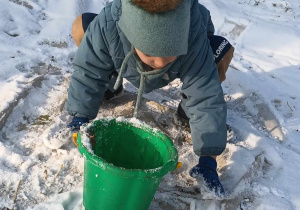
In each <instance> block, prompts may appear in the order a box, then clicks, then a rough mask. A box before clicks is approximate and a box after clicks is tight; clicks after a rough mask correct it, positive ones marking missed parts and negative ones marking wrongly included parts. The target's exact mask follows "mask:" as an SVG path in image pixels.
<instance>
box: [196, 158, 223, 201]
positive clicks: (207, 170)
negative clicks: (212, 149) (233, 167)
mask: <svg viewBox="0 0 300 210" xmlns="http://www.w3.org/2000/svg"><path fill="white" fill-rule="evenodd" d="M190 176H191V177H193V178H200V177H201V176H202V177H203V179H204V182H205V184H206V186H207V187H208V189H209V190H211V191H213V192H215V194H216V196H224V195H225V192H224V188H223V186H222V184H221V183H220V180H219V176H218V173H217V161H216V160H215V159H214V158H212V157H210V156H201V157H200V159H199V164H198V165H196V166H194V167H193V168H192V169H191V170H190Z"/></svg>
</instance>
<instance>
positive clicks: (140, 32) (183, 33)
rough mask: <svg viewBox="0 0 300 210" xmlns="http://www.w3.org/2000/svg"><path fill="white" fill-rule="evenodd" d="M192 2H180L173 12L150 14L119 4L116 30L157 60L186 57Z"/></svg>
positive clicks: (128, 3) (129, 4)
mask: <svg viewBox="0 0 300 210" xmlns="http://www.w3.org/2000/svg"><path fill="white" fill-rule="evenodd" d="M190 8H191V0H183V1H182V2H181V3H180V4H179V5H178V6H177V7H176V8H175V9H174V10H171V11H168V12H163V13H150V12H147V11H145V10H144V9H142V8H140V7H138V6H136V5H134V4H133V3H132V2H131V0H122V15H121V18H120V21H119V26H120V28H121V30H122V31H123V33H124V34H125V36H126V37H127V39H128V40H129V41H130V42H131V44H132V45H133V46H134V47H136V48H137V49H138V50H140V51H141V52H143V53H145V54H147V55H150V56H156V57H167V56H178V55H183V54H187V51H188V36H189V28H190Z"/></svg>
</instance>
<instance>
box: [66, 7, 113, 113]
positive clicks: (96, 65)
mask: <svg viewBox="0 0 300 210" xmlns="http://www.w3.org/2000/svg"><path fill="white" fill-rule="evenodd" d="M105 26H106V18H105V11H104V10H102V11H101V13H100V14H99V15H98V16H97V17H96V18H95V19H94V20H93V21H92V22H91V23H90V25H89V27H88V29H87V31H86V33H85V35H84V37H83V39H82V42H81V44H80V46H79V48H78V51H77V54H76V56H75V58H74V61H73V66H74V72H73V74H72V76H71V81H70V86H69V91H68V100H67V110H68V112H69V114H70V115H72V116H77V117H87V118H89V119H93V118H95V117H96V116H97V113H98V110H99V107H100V104H101V102H102V100H103V98H104V92H105V90H106V89H107V87H106V86H107V84H108V81H109V75H110V74H111V72H112V71H113V69H114V64H113V61H112V58H111V56H110V54H109V47H108V42H107V39H106V37H105V31H106V28H105Z"/></svg>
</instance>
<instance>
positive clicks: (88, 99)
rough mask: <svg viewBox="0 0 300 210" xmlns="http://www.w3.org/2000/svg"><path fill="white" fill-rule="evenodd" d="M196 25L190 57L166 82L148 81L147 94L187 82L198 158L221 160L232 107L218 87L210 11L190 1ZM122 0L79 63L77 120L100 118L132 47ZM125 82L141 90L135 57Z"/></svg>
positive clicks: (105, 14) (97, 25)
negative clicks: (116, 74)
mask: <svg viewBox="0 0 300 210" xmlns="http://www.w3.org/2000/svg"><path fill="white" fill-rule="evenodd" d="M191 1H192V6H191V23H190V32H189V43H188V45H189V46H188V53H187V54H186V55H181V56H179V57H178V58H177V60H176V61H175V62H174V63H173V64H172V65H171V67H170V68H169V69H168V71H167V72H166V73H165V74H167V76H166V75H165V76H163V77H159V78H151V79H149V78H146V81H145V89H144V92H150V91H152V90H154V89H158V88H161V87H164V86H166V85H167V84H168V83H170V82H171V81H173V80H174V79H176V78H180V80H181V81H182V82H183V86H182V92H183V93H184V94H185V95H186V96H187V98H188V100H187V102H186V109H187V111H188V116H190V121H189V123H190V127H191V134H192V141H193V146H194V152H195V153H196V154H197V155H200V154H201V155H219V154H221V153H222V152H223V150H224V149H225V146H226V114H227V107H226V103H225V101H224V99H223V91H222V88H221V85H220V82H219V76H218V71H217V66H216V64H215V62H214V58H213V53H212V50H211V48H210V44H209V40H208V38H207V35H212V34H213V33H214V26H213V24H212V22H211V18H210V13H209V11H208V10H207V9H206V8H205V7H204V6H202V5H200V4H199V3H198V2H197V0H191ZM121 13H122V5H121V0H114V1H113V2H110V3H108V4H107V5H106V6H105V8H104V9H103V10H102V11H101V12H100V14H99V15H98V16H97V17H96V18H95V19H94V20H93V21H92V22H91V24H90V25H89V27H88V29H87V31H86V33H85V36H84V38H83V40H82V42H81V44H80V46H79V49H78V52H77V54H76V56H75V58H74V61H73V65H74V72H73V74H72V77H71V81H70V87H69V93H68V101H67V109H68V111H69V113H70V114H71V115H73V116H77V117H87V118H89V119H93V118H95V117H96V116H97V113H98V110H99V108H100V105H101V102H102V100H103V98H104V91H105V90H106V89H108V88H109V87H110V86H111V84H110V81H109V75H110V74H111V73H112V71H114V70H117V71H118V70H119V69H120V68H121V65H122V62H123V60H124V57H125V56H126V54H127V53H128V52H129V51H130V50H131V47H132V46H131V43H130V42H129V41H128V40H127V38H126V37H125V36H124V34H123V33H122V31H121V30H120V28H119V26H118V21H119V18H120V15H121ZM123 77H124V78H126V79H127V80H128V81H130V82H131V83H132V84H133V85H135V86H136V87H139V84H140V83H139V82H140V74H139V73H138V72H137V70H136V60H135V58H134V57H131V58H130V59H129V61H128V63H127V68H126V69H125V71H124V73H123Z"/></svg>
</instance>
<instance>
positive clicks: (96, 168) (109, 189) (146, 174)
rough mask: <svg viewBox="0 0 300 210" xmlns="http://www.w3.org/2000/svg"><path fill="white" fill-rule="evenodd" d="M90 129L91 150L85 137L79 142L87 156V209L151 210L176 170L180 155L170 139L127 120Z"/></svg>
mask: <svg viewBox="0 0 300 210" xmlns="http://www.w3.org/2000/svg"><path fill="white" fill-rule="evenodd" d="M90 129H92V131H93V133H94V134H95V144H94V145H93V148H92V149H91V148H90V149H88V148H89V147H88V146H86V144H85V143H84V144H83V143H82V142H85V141H86V140H85V138H86V137H84V136H85V135H86V134H85V133H83V134H79V135H78V139H77V143H78V148H79V151H80V153H81V154H82V155H83V156H84V188H83V205H84V206H85V209H87V210H94V209H101V210H144V209H148V208H149V205H150V203H151V200H152V199H153V197H154V194H155V192H156V190H157V187H158V185H159V183H160V181H161V179H162V177H163V176H164V175H166V174H167V173H168V172H169V171H172V170H175V169H176V165H177V161H178V154H177V150H176V148H175V147H174V145H173V142H172V141H171V139H170V138H169V137H168V136H166V135H164V134H163V133H161V132H159V131H157V130H154V129H152V128H150V127H148V126H144V125H136V124H134V123H130V121H128V120H127V121H117V120H115V119H113V120H107V119H101V120H97V121H94V122H93V125H92V126H91V127H90ZM81 135H83V136H81Z"/></svg>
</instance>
